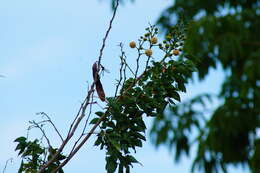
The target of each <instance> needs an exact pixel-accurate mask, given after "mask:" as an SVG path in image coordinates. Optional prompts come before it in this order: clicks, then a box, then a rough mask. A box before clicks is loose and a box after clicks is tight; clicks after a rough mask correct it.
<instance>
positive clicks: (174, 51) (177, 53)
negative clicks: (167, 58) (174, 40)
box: [172, 49, 180, 56]
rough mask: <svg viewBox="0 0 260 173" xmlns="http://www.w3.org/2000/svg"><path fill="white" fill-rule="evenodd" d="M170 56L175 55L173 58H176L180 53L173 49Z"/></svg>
mask: <svg viewBox="0 0 260 173" xmlns="http://www.w3.org/2000/svg"><path fill="white" fill-rule="evenodd" d="M172 54H173V55H175V56H177V55H179V54H180V51H179V50H178V49H174V50H173V51H172Z"/></svg>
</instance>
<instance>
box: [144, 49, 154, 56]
mask: <svg viewBox="0 0 260 173" xmlns="http://www.w3.org/2000/svg"><path fill="white" fill-rule="evenodd" d="M152 54H153V51H152V50H151V49H147V50H146V51H145V55H146V56H151V55H152Z"/></svg>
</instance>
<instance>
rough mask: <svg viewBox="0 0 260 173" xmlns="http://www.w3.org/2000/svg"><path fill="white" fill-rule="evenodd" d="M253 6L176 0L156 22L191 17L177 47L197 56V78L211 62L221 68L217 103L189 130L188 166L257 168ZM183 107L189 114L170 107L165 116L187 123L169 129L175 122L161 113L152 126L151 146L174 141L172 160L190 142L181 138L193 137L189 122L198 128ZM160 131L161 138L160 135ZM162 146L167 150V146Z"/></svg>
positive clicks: (259, 48) (257, 52) (259, 51)
mask: <svg viewBox="0 0 260 173" xmlns="http://www.w3.org/2000/svg"><path fill="white" fill-rule="evenodd" d="M259 4H260V1H259V0H252V1H243V0H238V1H232V0H225V1H202V0H196V1H195V0H192V1H189V2H187V1H184V0H176V1H175V2H174V3H173V4H172V5H171V6H170V7H169V8H168V9H166V10H165V11H164V12H163V13H162V15H161V16H160V18H159V20H158V23H159V24H160V25H161V27H162V28H164V29H165V31H166V32H167V31H168V30H170V29H171V27H170V26H171V25H173V24H174V23H173V20H172V19H173V18H176V19H178V20H182V19H183V16H185V18H186V19H187V20H191V21H192V22H190V25H189V27H188V31H187V40H186V42H185V45H184V48H183V49H184V52H186V53H188V54H190V55H192V57H198V58H199V59H201V61H200V62H198V74H199V78H200V79H201V80H203V79H204V78H205V77H206V76H207V75H208V74H209V70H210V69H212V68H216V64H221V66H222V67H223V69H224V70H225V79H224V83H223V85H222V88H221V92H220V93H219V99H220V100H222V104H221V105H220V106H219V107H218V108H217V109H216V110H214V111H212V114H211V116H210V118H209V120H204V121H200V122H202V123H201V124H202V125H203V126H202V127H200V128H195V129H194V132H195V134H196V133H197V132H199V133H198V135H197V136H198V137H197V138H195V143H196V146H197V147H198V149H197V151H198V152H197V156H196V158H195V160H194V164H193V170H195V169H200V170H204V172H206V173H213V172H218V171H220V170H221V169H222V170H223V171H226V166H227V165H230V164H233V165H237V164H245V165H247V166H248V167H249V169H250V170H251V172H253V173H258V172H259V171H260V167H259V160H260V154H259V150H260V148H259V146H260V145H259V140H260V138H259V135H257V131H259V128H260V101H259V100H260V82H259V79H260V68H259V64H260V58H259V57H260V42H259V38H260V30H259V28H260V20H259V17H260V13H259V10H260V9H259ZM225 13H226V14H225ZM196 103H197V102H195V103H194V102H190V104H196ZM182 107H183V104H180V105H178V106H177V107H175V108H174V109H176V110H182ZM186 111H187V112H189V116H185V115H186V113H185V111H184V112H183V111H172V112H171V114H172V116H174V117H177V118H176V122H177V124H179V123H181V122H183V121H186V122H189V125H188V126H186V127H182V126H179V127H176V128H175V127H172V123H176V122H175V121H171V120H168V118H167V116H164V117H162V118H161V119H156V121H155V122H154V125H153V127H154V128H153V129H152V137H153V139H154V142H155V145H160V144H166V145H168V144H169V143H173V144H175V146H176V157H177V158H178V157H179V153H181V152H182V151H188V150H189V148H190V147H191V145H192V143H191V142H187V141H191V140H192V137H191V136H194V135H190V134H189V133H187V131H189V129H190V127H191V126H193V127H198V126H197V121H190V119H191V117H192V118H194V117H197V116H196V115H197V111H196V108H194V107H192V105H191V106H190V107H189V108H187V110H186ZM202 113H203V112H202ZM204 114H205V113H204ZM184 117H185V118H184ZM183 118H184V119H185V120H183ZM167 122H168V123H167ZM169 124H170V125H169ZM156 127H160V128H159V129H157V128H156ZM196 129H197V130H196ZM185 131H186V132H185ZM184 132H185V133H186V135H184V134H185V133H184ZM172 133H173V135H170V134H172ZM179 134H181V135H179ZM187 134H189V136H188V135H187ZM193 134H194V133H193ZM164 135H166V136H167V137H165V138H162V136H164ZM179 136H181V138H180V139H179V140H178V138H179ZM182 141H184V142H182ZM180 143H181V144H180ZM168 146H169V147H170V148H172V146H173V145H168ZM178 146H180V147H178ZM186 153H187V152H186Z"/></svg>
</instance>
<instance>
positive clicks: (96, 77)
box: [92, 62, 106, 101]
mask: <svg viewBox="0 0 260 173" xmlns="http://www.w3.org/2000/svg"><path fill="white" fill-rule="evenodd" d="M92 75H93V79H94V81H95V86H96V91H97V94H98V97H99V98H100V100H101V101H105V97H106V96H105V92H104V89H103V86H102V83H101V81H100V77H99V74H98V65H97V62H95V63H94V64H93V66H92Z"/></svg>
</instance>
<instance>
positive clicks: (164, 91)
mask: <svg viewBox="0 0 260 173" xmlns="http://www.w3.org/2000/svg"><path fill="white" fill-rule="evenodd" d="M157 34H158V28H156V27H155V26H153V25H150V26H149V27H148V28H146V33H145V34H144V35H143V36H141V37H140V38H139V39H138V43H135V41H132V42H131V43H130V44H129V46H130V47H131V48H132V49H133V50H136V52H137V58H136V67H135V68H132V67H130V65H129V64H128V63H127V56H126V53H125V52H124V50H123V44H120V45H119V47H120V51H121V55H120V57H119V58H120V62H121V63H120V64H121V66H120V69H119V79H118V81H117V85H116V91H115V94H114V96H111V97H106V98H105V93H104V89H103V87H102V82H101V76H100V75H99V74H100V73H99V69H101V70H102V69H103V70H104V66H102V65H100V63H98V62H95V63H94V64H93V67H92V70H93V79H94V82H93V84H92V85H91V88H90V89H89V91H88V94H87V96H86V99H85V101H84V102H83V104H82V106H81V108H80V111H79V113H78V115H77V116H76V118H75V120H74V121H73V122H72V124H71V127H70V130H69V133H68V135H67V137H66V138H63V137H62V136H61V135H60V133H59V132H58V130H57V128H56V126H55V125H54V124H53V123H52V121H51V120H50V118H49V116H48V115H47V114H45V113H40V114H41V115H43V117H45V118H47V120H43V121H41V122H35V121H32V122H31V123H32V125H33V127H36V128H38V129H40V131H41V132H42V134H43V138H42V140H43V139H44V140H45V142H46V143H47V146H46V145H45V144H46V143H43V142H39V140H38V139H35V140H34V141H30V140H29V139H28V138H26V137H19V138H17V139H16V140H15V142H18V145H17V148H16V150H19V155H21V156H22V158H23V161H22V163H21V167H20V172H42V173H44V172H56V171H60V172H63V171H62V169H61V168H62V167H63V166H64V165H65V164H66V163H67V162H69V160H70V159H71V158H72V157H73V156H74V154H75V153H76V152H77V151H78V150H79V149H80V148H81V146H82V145H84V143H85V142H86V141H87V140H88V138H89V137H90V136H91V135H93V134H97V138H96V141H95V143H94V145H95V146H99V147H100V149H101V150H102V149H105V150H106V166H105V168H106V170H107V172H108V173H113V172H115V171H116V170H118V172H119V173H123V172H126V173H128V172H130V167H132V166H133V163H139V164H141V163H140V162H139V161H137V160H136V159H135V157H134V156H133V152H136V148H137V147H142V145H143V144H142V143H143V141H145V140H146V137H145V132H146V125H145V122H144V119H145V117H156V118H162V117H163V114H164V110H165V108H166V107H167V106H168V107H172V108H174V105H175V104H176V103H177V102H180V100H181V99H180V95H179V92H186V88H185V84H186V83H187V82H188V80H187V79H188V78H190V77H191V75H192V72H193V71H195V70H196V68H195V66H196V64H195V63H196V62H197V60H196V59H194V58H192V57H191V58H187V57H189V56H188V55H187V56H185V55H184V54H182V53H181V52H182V46H183V44H184V40H185V25H184V24H181V23H180V24H177V25H175V26H174V27H172V28H171V30H170V31H169V32H168V33H167V35H166V37H165V40H164V41H163V42H158V38H157ZM155 51H161V53H158V55H156V56H154V52H155ZM141 64H145V65H144V66H141ZM129 74H130V75H129ZM94 87H95V88H96V89H95V90H96V92H97V94H98V96H99V99H100V100H101V101H106V107H105V109H102V110H101V111H98V112H96V113H95V114H96V116H95V117H94V118H93V119H92V120H91V121H90V122H89V123H88V119H89V116H90V115H91V112H92V111H91V108H92V105H94V104H96V103H97V101H96V100H94V97H93V94H92V93H93V91H94ZM91 98H92V99H91ZM88 105H90V112H89V116H88V117H87V118H86V124H85V125H84V129H83V132H82V134H81V136H80V137H79V138H78V140H76V142H75V144H74V146H73V148H72V149H71V151H70V152H69V153H68V154H62V153H61V152H62V150H63V148H64V146H65V145H66V144H67V143H68V141H70V139H71V137H72V136H73V135H74V132H75V131H76V129H77V128H78V124H79V123H80V122H81V120H82V119H83V118H84V117H85V115H86V113H85V110H86V107H87V106H88ZM46 122H47V123H51V125H52V126H53V127H54V129H55V130H56V132H57V133H58V135H59V136H60V138H61V141H62V143H61V146H60V147H53V145H52V144H51V141H50V140H49V139H48V136H47V134H46V133H45V131H44V129H43V125H44V123H46ZM89 124H90V125H93V126H92V129H91V130H90V131H89V132H88V133H85V130H86V127H87V126H88V125H89ZM96 128H99V130H100V131H99V132H97V133H94V130H95V129H96ZM82 138H83V139H82ZM54 148H55V149H54Z"/></svg>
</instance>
